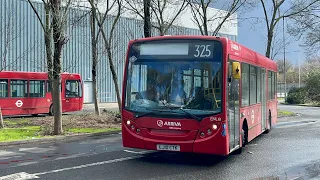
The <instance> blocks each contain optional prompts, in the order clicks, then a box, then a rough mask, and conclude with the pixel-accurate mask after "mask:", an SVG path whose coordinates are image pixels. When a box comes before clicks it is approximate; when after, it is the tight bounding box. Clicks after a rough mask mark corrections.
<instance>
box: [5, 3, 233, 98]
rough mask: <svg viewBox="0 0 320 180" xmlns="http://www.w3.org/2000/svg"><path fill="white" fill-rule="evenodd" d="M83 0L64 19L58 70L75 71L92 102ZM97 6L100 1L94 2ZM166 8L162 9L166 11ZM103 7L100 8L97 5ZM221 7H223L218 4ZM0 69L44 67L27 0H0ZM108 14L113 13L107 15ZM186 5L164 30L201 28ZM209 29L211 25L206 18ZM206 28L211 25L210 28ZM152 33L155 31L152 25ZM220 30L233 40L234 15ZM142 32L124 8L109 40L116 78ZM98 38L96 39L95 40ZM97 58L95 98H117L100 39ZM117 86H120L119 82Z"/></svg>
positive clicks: (178, 32)
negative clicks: (64, 36) (65, 39)
mask: <svg viewBox="0 0 320 180" xmlns="http://www.w3.org/2000/svg"><path fill="white" fill-rule="evenodd" d="M35 7H36V9H37V10H38V11H39V12H40V15H41V16H42V18H43V19H44V7H43V4H42V3H41V1H39V0H36V1H35ZM86 7H89V5H88V4H86V3H84V4H81V8H77V7H74V8H71V9H70V10H69V21H68V26H67V30H66V34H67V36H68V38H69V41H68V43H67V44H66V45H65V48H64V51H63V71H64V72H70V73H79V74H81V76H82V79H83V81H84V99H85V102H86V103H91V102H92V101H93V99H92V97H93V96H92V82H91V64H92V60H91V38H90V36H91V35H90V13H89V10H88V8H86ZM99 8H102V9H103V7H102V6H99ZM174 10H175V9H174V8H172V9H168V12H166V13H165V14H167V15H170V14H172V13H170V11H174ZM102 11H103V10H102ZM208 12H210V14H217V15H218V13H217V12H218V10H216V9H213V8H209V9H208ZM219 12H220V13H221V12H222V13H223V11H221V10H219ZM0 17H1V21H0V58H1V64H0V70H1V71H3V70H6V71H35V72H43V71H46V53H45V45H44V35H43V30H42V28H41V25H40V23H39V21H38V19H37V17H36V16H35V14H34V12H33V10H32V8H31V7H30V5H29V4H28V2H27V1H26V0H1V1H0ZM109 19H111V20H112V19H113V17H109ZM191 19H192V14H191V11H190V9H188V8H187V9H186V10H185V11H184V12H183V13H182V14H181V15H180V16H179V17H178V18H177V20H176V21H175V23H173V26H172V27H171V28H170V29H169V31H168V33H167V34H168V35H200V34H201V33H200V31H199V30H198V27H197V26H196V25H195V23H194V22H193V21H192V20H191ZM111 23H112V21H107V22H106V23H105V26H106V30H107V32H108V29H110V27H111ZM210 26H211V27H212V29H213V28H214V27H215V26H216V25H215V24H210ZM209 31H211V29H209ZM152 33H153V35H157V31H156V30H155V29H153V32H152ZM219 36H225V37H228V38H230V39H232V40H234V41H237V19H236V16H232V20H230V21H229V22H227V23H226V24H225V25H224V26H223V27H222V28H221V30H220V34H219ZM141 37H143V21H142V20H141V19H139V18H138V17H137V16H136V15H134V14H132V13H130V12H125V13H123V14H122V16H121V18H120V20H119V21H118V24H117V27H116V30H115V36H114V41H113V42H114V44H113V52H114V60H115V62H114V64H115V66H116V70H117V74H118V80H119V84H120V85H121V84H122V76H123V70H124V61H125V54H126V49H127V45H128V42H129V40H131V39H136V38H141ZM100 42H101V41H100ZM99 48H100V54H99V57H100V58H99V64H98V73H97V77H98V91H99V100H100V102H116V93H115V89H114V85H113V80H112V75H111V72H110V70H109V63H108V61H107V56H106V52H105V51H104V50H103V44H102V43H101V44H99ZM120 89H121V88H120Z"/></svg>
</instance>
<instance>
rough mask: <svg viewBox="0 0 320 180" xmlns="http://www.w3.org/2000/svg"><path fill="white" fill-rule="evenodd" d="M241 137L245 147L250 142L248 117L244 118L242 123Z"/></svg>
mask: <svg viewBox="0 0 320 180" xmlns="http://www.w3.org/2000/svg"><path fill="white" fill-rule="evenodd" d="M241 139H242V147H245V146H246V144H248V124H247V120H246V119H245V120H244V122H243V125H242V133H241Z"/></svg>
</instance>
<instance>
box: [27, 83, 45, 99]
mask: <svg viewBox="0 0 320 180" xmlns="http://www.w3.org/2000/svg"><path fill="white" fill-rule="evenodd" d="M44 84H45V81H29V94H30V97H44V95H45V85H44Z"/></svg>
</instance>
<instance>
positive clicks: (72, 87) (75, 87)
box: [62, 80, 82, 112]
mask: <svg viewBox="0 0 320 180" xmlns="http://www.w3.org/2000/svg"><path fill="white" fill-rule="evenodd" d="M64 83H65V84H64V86H63V87H64V96H63V98H62V103H63V106H62V107H63V112H68V111H78V110H79V107H80V106H79V104H80V103H81V99H80V98H81V96H82V89H81V88H82V86H81V83H80V81H79V80H66V81H65V82H64Z"/></svg>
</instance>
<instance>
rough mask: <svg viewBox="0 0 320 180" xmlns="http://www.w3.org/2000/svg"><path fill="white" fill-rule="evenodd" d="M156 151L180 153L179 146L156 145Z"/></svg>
mask: <svg viewBox="0 0 320 180" xmlns="http://www.w3.org/2000/svg"><path fill="white" fill-rule="evenodd" d="M157 150H160V151H180V146H179V145H168V144H157Z"/></svg>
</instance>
